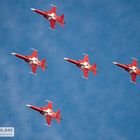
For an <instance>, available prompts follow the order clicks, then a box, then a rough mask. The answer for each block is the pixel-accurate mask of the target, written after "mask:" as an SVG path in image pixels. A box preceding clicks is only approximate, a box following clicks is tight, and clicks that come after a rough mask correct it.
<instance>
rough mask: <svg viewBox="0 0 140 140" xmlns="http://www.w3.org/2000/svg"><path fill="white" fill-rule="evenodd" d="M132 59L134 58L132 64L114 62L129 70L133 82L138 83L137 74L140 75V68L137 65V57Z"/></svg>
mask: <svg viewBox="0 0 140 140" xmlns="http://www.w3.org/2000/svg"><path fill="white" fill-rule="evenodd" d="M132 59H133V61H132V64H128V65H125V64H120V63H117V62H113V64H115V65H117V66H119V67H121V68H123V69H124V70H126V71H127V72H129V73H130V75H131V79H132V81H131V82H132V83H134V84H136V77H137V75H140V70H139V69H138V67H137V65H138V64H137V59H136V58H132Z"/></svg>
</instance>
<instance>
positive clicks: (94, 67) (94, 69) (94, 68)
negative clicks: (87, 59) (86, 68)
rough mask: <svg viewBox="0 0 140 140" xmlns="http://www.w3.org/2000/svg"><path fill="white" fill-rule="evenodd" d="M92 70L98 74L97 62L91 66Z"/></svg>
mask: <svg viewBox="0 0 140 140" xmlns="http://www.w3.org/2000/svg"><path fill="white" fill-rule="evenodd" d="M91 70H92V71H93V74H94V75H95V76H96V72H97V69H96V63H94V65H93V66H92V67H91Z"/></svg>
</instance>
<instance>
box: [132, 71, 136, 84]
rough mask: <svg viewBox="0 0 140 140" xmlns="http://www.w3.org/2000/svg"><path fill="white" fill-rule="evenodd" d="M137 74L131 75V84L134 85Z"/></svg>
mask: <svg viewBox="0 0 140 140" xmlns="http://www.w3.org/2000/svg"><path fill="white" fill-rule="evenodd" d="M136 78H137V74H135V73H131V79H132V82H133V83H136Z"/></svg>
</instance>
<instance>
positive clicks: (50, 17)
mask: <svg viewBox="0 0 140 140" xmlns="http://www.w3.org/2000/svg"><path fill="white" fill-rule="evenodd" d="M52 6H53V7H52V9H51V10H50V11H41V10H38V9H34V8H31V10H33V11H34V12H36V13H38V14H40V15H42V16H43V17H44V18H46V19H48V20H49V21H50V25H51V29H52V30H54V29H55V23H56V22H59V23H60V25H61V26H62V27H63V26H64V24H65V21H64V14H62V15H61V16H57V15H56V6H54V5H52Z"/></svg>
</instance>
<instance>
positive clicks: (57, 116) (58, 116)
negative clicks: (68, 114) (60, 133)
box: [56, 109, 61, 123]
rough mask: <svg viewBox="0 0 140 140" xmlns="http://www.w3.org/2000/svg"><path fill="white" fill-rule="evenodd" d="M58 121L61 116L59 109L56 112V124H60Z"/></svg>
mask: <svg viewBox="0 0 140 140" xmlns="http://www.w3.org/2000/svg"><path fill="white" fill-rule="evenodd" d="M60 120H61V115H60V109H59V110H58V111H57V112H56V121H57V122H58V123H60Z"/></svg>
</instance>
